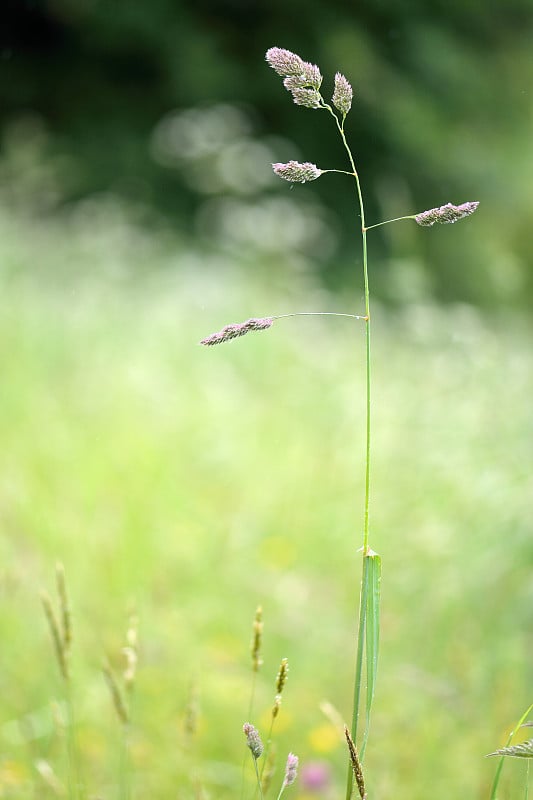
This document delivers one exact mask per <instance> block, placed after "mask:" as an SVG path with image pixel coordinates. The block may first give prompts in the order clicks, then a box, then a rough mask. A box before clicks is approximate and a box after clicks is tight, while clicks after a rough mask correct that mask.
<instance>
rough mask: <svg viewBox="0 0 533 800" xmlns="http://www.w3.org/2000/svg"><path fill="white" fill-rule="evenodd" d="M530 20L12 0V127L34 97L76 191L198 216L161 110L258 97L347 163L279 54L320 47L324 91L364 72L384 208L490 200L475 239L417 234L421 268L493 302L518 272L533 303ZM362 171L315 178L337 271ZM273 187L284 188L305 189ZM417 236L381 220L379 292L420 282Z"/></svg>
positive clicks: (273, 118) (318, 155) (365, 139)
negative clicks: (158, 153)
mask: <svg viewBox="0 0 533 800" xmlns="http://www.w3.org/2000/svg"><path fill="white" fill-rule="evenodd" d="M532 21H533V9H532V6H531V3H530V0H510V2H506V3H505V4H499V5H497V4H490V5H488V6H487V4H486V3H484V2H481V0H470V1H469V2H466V3H465V2H459V1H458V0H454V1H453V2H434V3H429V4H428V3H427V2H424V0H410V1H409V2H406V3H401V4H398V3H395V2H393V0H382V2H378V3H370V2H367V3H357V4H353V3H345V2H341V0H333V2H329V1H327V0H317V2H315V3H313V5H312V8H311V7H310V6H309V4H308V3H303V2H302V0H295V2H293V3H291V5H290V10H287V5H286V3H285V2H282V0H269V2H266V0H261V1H260V2H254V3H251V2H244V0H226V1H225V2H222V1H221V0H220V1H219V2H217V1H216V0H200V1H199V2H195V3H186V2H184V0H150V2H149V3H134V2H104V1H103V0H56V1H55V2H51V0H49V1H48V2H46V0H11V2H8V3H7V6H6V7H5V8H4V10H3V20H2V32H1V34H0V35H1V41H0V58H1V61H0V66H1V69H0V124H2V125H3V126H8V127H9V124H10V122H11V121H12V120H13V119H17V118H18V117H20V115H22V114H27V112H28V111H31V112H37V114H38V115H39V116H40V117H41V118H42V119H43V120H44V123H45V126H46V129H47V130H48V132H49V134H50V136H49V137H48V139H47V143H46V148H45V152H44V153H43V155H45V156H46V155H48V156H50V157H51V158H55V157H57V156H58V155H61V156H63V155H67V156H69V157H70V158H71V159H72V160H73V163H74V164H75V169H69V170H67V171H66V174H64V175H63V177H62V192H61V198H62V200H63V201H65V200H66V201H69V200H76V199H78V198H80V197H84V196H87V195H89V194H91V193H94V192H100V191H107V190H111V191H112V192H113V193H116V194H118V195H123V196H124V197H127V198H128V200H129V201H133V202H134V203H135V202H137V203H141V204H143V206H147V207H148V208H151V209H154V210H156V211H157V212H158V213H162V214H163V215H164V216H165V217H167V218H168V219H169V220H170V221H171V224H172V226H173V227H175V228H178V229H181V230H182V231H183V232H187V231H189V230H190V225H191V220H192V219H193V218H194V215H195V212H196V210H197V209H198V207H199V206H200V205H201V203H202V200H203V198H202V197H201V195H200V194H199V193H198V192H197V191H195V189H194V186H193V185H191V182H190V181H187V180H186V178H184V175H183V174H182V172H180V171H178V170H172V169H169V168H167V167H164V166H162V165H161V164H158V163H156V161H155V160H154V159H153V157H152V156H151V153H150V136H151V133H152V131H153V130H154V127H155V126H156V124H157V123H158V121H159V120H160V119H161V118H162V117H163V116H164V115H165V114H166V113H168V112H170V111H172V110H174V109H177V108H187V107H192V106H198V105H199V106H205V105H207V106H208V105H210V104H214V103H220V102H226V103H231V104H242V105H245V106H248V107H249V108H250V109H251V110H252V111H253V120H254V125H255V132H256V134H257V135H259V136H264V135H265V132H266V131H269V132H273V133H274V134H276V135H279V136H283V137H287V138H288V139H289V140H291V141H298V145H299V146H298V150H299V151H300V152H296V148H295V152H294V153H292V154H291V153H279V154H278V155H277V157H276V158H279V159H281V160H287V159H288V158H290V157H299V156H300V155H301V156H302V157H303V159H305V160H310V161H313V162H314V163H316V164H318V166H319V167H324V168H327V167H338V168H344V166H345V162H344V156H343V153H342V151H341V148H340V146H339V145H338V144H336V143H335V140H334V137H332V136H331V137H330V136H328V134H327V129H328V125H327V121H326V120H325V119H322V118H318V119H317V118H316V117H311V116H310V115H311V112H310V111H309V112H306V113H308V114H309V124H308V126H304V131H303V135H302V123H301V116H300V113H296V112H295V109H294V107H293V106H292V104H291V101H290V98H288V97H287V98H285V102H283V101H280V97H279V87H278V84H277V82H276V81H275V80H274V79H273V76H272V74H271V73H270V70H268V69H267V67H266V65H265V63H264V61H263V54H264V52H265V50H266V49H267V48H268V47H269V46H272V45H277V46H280V47H287V48H289V49H291V50H293V51H295V52H297V53H300V54H301V55H302V57H303V58H305V59H308V60H310V61H312V62H314V63H318V64H320V66H321V69H322V71H323V73H324V76H325V80H324V93H327V92H328V91H330V90H329V88H328V87H329V86H330V87H331V90H332V89H333V76H334V74H335V72H336V71H337V70H340V71H341V72H343V74H345V75H346V76H347V77H348V79H349V80H350V82H351V83H352V85H353V87H354V93H355V95H354V105H353V111H352V114H351V118H350V122H349V124H348V126H347V133H348V135H349V138H350V142H351V143H352V145H353V149H354V153H355V155H356V158H357V162H358V164H359V165H360V170H361V179H362V181H363V184H364V188H365V195H366V197H367V198H368V201H367V204H368V217H369V222H377V221H379V220H380V219H383V218H385V217H393V216H396V215H397V214H398V213H409V212H413V213H415V212H418V211H422V210H424V209H425V208H428V207H430V206H432V205H435V204H437V205H442V204H445V203H448V202H452V203H457V202H460V201H462V199H463V198H464V197H472V198H473V199H477V200H479V201H480V202H481V207H480V217H479V219H478V220H476V225H477V226H478V227H477V228H476V230H474V231H473V230H472V229H471V230H470V231H469V233H468V236H466V235H465V236H464V239H463V234H457V235H460V236H461V241H460V248H458V243H457V238H456V235H455V236H454V237H447V238H445V235H443V234H441V233H439V232H437V231H434V232H433V231H432V232H431V236H427V237H425V238H422V237H420V236H419V237H418V238H417V239H416V242H415V244H416V248H418V255H417V257H416V258H415V260H414V262H413V263H411V262H410V263H409V265H408V269H411V268H412V271H414V272H416V273H417V274H418V273H421V274H423V276H424V279H423V283H424V292H425V293H427V294H430V295H434V296H437V297H439V298H441V299H443V300H455V299H459V298H461V299H462V300H463V301H464V300H465V299H466V300H467V301H469V300H470V301H474V302H478V303H481V304H484V303H485V304H490V303H492V301H493V298H494V297H495V296H498V297H500V298H501V295H502V288H503V289H504V294H505V295H506V296H505V297H504V302H509V303H511V304H513V303H519V302H523V301H526V302H527V303H529V302H530V298H531V295H532V294H533V283H532V281H533V279H532V278H531V271H530V270H529V269H528V261H529V245H528V242H529V222H528V221H529V219H530V211H529V208H530V205H531V197H530V193H529V188H528V186H527V185H525V184H527V182H526V181H522V176H523V174H524V169H525V167H526V164H527V160H528V159H529V155H528V153H529V149H530V148H529V141H530V138H531V131H530V130H529V128H528V125H529V124H530V123H529V122H528V120H529V116H528V115H529V104H530V87H531V85H532V81H533V74H532V73H533V66H532V62H531V58H530V56H529V53H530V42H529V36H528V33H527V32H528V31H529V30H530V29H531V22H532ZM359 143H360V144H359ZM335 148H337V150H335ZM332 153H333V157H332V155H331V154H332ZM335 154H336V155H335ZM332 162H336V163H332ZM350 189H351V187H350V186H349V185H348V184H347V183H346V182H344V181H342V180H337V179H335V178H333V177H331V178H330V179H329V180H327V181H326V180H324V181H321V185H320V186H319V187H317V193H318V196H319V197H320V198H321V200H322V202H323V203H324V205H325V206H326V207H327V208H329V209H330V210H331V214H332V220H333V223H334V228H335V233H336V235H337V237H338V242H337V244H336V246H335V248H334V249H333V251H332V252H331V253H330V254H329V256H328V257H325V256H324V257H323V258H322V259H321V261H320V264H319V266H320V268H321V269H323V270H324V274H325V276H327V281H328V282H329V283H330V284H331V285H338V284H344V283H345V282H346V281H347V280H349V281H350V282H353V281H354V278H353V277H352V276H353V274H354V270H353V261H352V257H351V251H350V249H349V246H348V242H349V240H350V238H351V230H350V223H349V221H348V219H347V217H346V212H345V211H344V210H343V209H345V208H347V203H349V199H350V197H349V192H350ZM273 191H276V192H278V193H283V192H285V196H286V193H287V192H288V191H289V189H288V187H276V188H275V190H273ZM291 197H292V195H291ZM474 227H475V226H474ZM390 237H394V238H390ZM406 238H407V239H409V241H406ZM404 241H406V246H405V253H406V258H407V254H408V253H412V252H413V242H412V241H411V240H410V234H403V233H402V232H398V231H395V232H390V231H379V232H376V234H375V235H374V236H373V241H372V247H373V252H374V256H375V263H376V265H377V266H379V269H377V270H376V271H377V276H376V292H377V293H378V294H380V295H381V296H382V297H383V298H384V299H386V300H388V301H392V302H394V301H396V300H397V299H401V300H403V299H404V298H398V297H397V287H396V283H397V281H396V275H397V271H396V270H397V261H392V260H391V258H390V253H391V252H392V251H393V250H394V251H395V252H396V253H399V257H400V260H402V256H403V253H402V250H403V242H404ZM345 242H346V248H345ZM393 245H394V246H393ZM416 248H415V250H416ZM450 248H451V249H450ZM461 248H462V258H461V259H459V260H458V259H457V252H458V249H461ZM345 250H346V252H345ZM377 256H381V263H380V264H378V260H377ZM327 262H329V263H327ZM428 265H430V271H428ZM403 283H404V285H405V280H404V281H403ZM414 283H416V280H415V281H414Z"/></svg>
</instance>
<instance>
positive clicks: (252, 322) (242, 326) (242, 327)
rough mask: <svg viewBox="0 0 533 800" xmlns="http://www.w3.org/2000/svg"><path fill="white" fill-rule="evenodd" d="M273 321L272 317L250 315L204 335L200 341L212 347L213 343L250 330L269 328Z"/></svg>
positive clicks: (234, 337)
mask: <svg viewBox="0 0 533 800" xmlns="http://www.w3.org/2000/svg"><path fill="white" fill-rule="evenodd" d="M273 323H274V320H273V319H272V317H260V318H259V317H252V318H251V319H247V320H246V322H234V323H231V324H230V325H226V326H225V327H224V328H222V330H220V331H217V332H216V333H212V334H211V335H210V336H206V337H205V339H202V340H201V341H200V344H203V345H204V346H205V347H212V346H213V345H215V344H222V343H223V342H229V341H230V340H231V339H236V338H237V337H238V336H245V335H246V334H247V333H250V331H264V330H266V329H267V328H271V327H272V325H273Z"/></svg>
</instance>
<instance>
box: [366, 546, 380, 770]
mask: <svg viewBox="0 0 533 800" xmlns="http://www.w3.org/2000/svg"><path fill="white" fill-rule="evenodd" d="M363 585H364V590H363V593H362V596H363V597H364V598H365V602H366V614H365V616H366V648H365V650H366V721H365V733H364V737H363V742H362V745H361V760H362V759H363V757H364V754H365V749H366V744H367V741H368V734H369V732H370V715H371V713H372V703H373V702H374V693H375V688H376V678H377V671H378V654H379V612H380V597H381V557H380V556H379V555H378V554H377V553H375V552H374V551H373V550H369V551H368V553H367V554H366V555H365V561H364V571H363Z"/></svg>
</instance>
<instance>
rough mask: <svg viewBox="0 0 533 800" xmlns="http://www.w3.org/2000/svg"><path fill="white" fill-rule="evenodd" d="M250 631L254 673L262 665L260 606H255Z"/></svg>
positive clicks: (261, 610)
mask: <svg viewBox="0 0 533 800" xmlns="http://www.w3.org/2000/svg"><path fill="white" fill-rule="evenodd" d="M252 630H253V633H252V645H251V653H252V669H253V671H254V672H259V668H260V667H261V665H262V664H263V659H262V657H261V644H262V641H263V609H262V607H261V606H257V609H256V612H255V617H254V624H253V629H252Z"/></svg>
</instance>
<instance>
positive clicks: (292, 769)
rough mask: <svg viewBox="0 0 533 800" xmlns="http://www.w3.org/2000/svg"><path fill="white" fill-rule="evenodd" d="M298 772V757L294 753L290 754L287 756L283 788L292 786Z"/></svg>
mask: <svg viewBox="0 0 533 800" xmlns="http://www.w3.org/2000/svg"><path fill="white" fill-rule="evenodd" d="M297 771H298V756H295V755H294V753H289V755H288V756H287V764H286V765H285V778H284V779H283V786H284V787H285V786H290V785H291V783H294V781H295V780H296V773H297Z"/></svg>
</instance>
